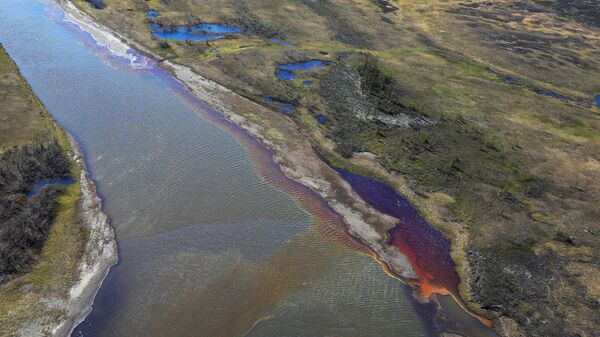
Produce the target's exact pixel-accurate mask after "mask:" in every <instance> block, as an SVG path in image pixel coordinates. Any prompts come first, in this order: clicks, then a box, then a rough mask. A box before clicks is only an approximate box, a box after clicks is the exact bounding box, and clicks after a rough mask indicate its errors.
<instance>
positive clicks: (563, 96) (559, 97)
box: [533, 88, 569, 100]
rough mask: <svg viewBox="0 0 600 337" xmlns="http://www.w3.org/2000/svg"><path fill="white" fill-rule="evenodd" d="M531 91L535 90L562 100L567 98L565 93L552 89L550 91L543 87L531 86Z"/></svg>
mask: <svg viewBox="0 0 600 337" xmlns="http://www.w3.org/2000/svg"><path fill="white" fill-rule="evenodd" d="M533 91H535V92H536V93H538V94H540V95H543V96H548V97H554V98H558V99H563V100H564V99H568V98H569V97H567V96H565V95H561V94H558V93H556V92H554V91H550V90H547V89H544V88H533Z"/></svg>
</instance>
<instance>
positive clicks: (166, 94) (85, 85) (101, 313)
mask: <svg viewBox="0 0 600 337" xmlns="http://www.w3.org/2000/svg"><path fill="white" fill-rule="evenodd" d="M0 15H1V16H2V18H3V19H2V20H1V21H0V41H1V42H2V44H3V45H4V47H5V48H6V49H7V51H8V52H9V54H10V55H11V56H12V57H13V58H14V60H15V61H16V63H17V64H18V66H19V67H20V69H21V71H22V73H23V74H24V76H25V77H26V79H27V80H28V82H29V83H30V84H31V86H32V88H33V90H34V91H35V93H36V94H38V95H39V97H40V99H41V100H42V102H43V103H44V104H45V105H46V106H47V108H48V110H49V111H50V112H51V113H52V115H53V116H54V117H55V118H56V119H57V121H58V122H59V123H60V124H61V125H62V126H63V127H65V129H67V131H69V132H70V133H71V134H73V135H74V136H75V138H76V139H77V140H78V142H79V143H80V145H81V147H82V149H83V152H84V153H85V155H86V163H87V165H88V167H89V169H90V171H91V174H92V176H93V178H94V179H95V180H96V182H97V185H98V190H99V193H100V194H101V196H102V198H103V199H104V205H105V211H106V213H107V214H108V215H109V217H110V219H111V223H112V225H113V226H114V228H115V230H116V232H117V239H118V243H119V258H120V262H119V264H118V265H117V266H115V267H114V268H113V269H112V270H111V272H110V273H109V276H108V277H107V279H106V280H105V282H104V284H103V286H102V288H101V289H100V292H99V294H98V296H97V298H96V300H95V302H94V309H93V311H92V313H91V314H90V316H88V318H87V319H86V320H85V321H84V322H83V323H82V324H81V325H80V326H79V327H78V328H77V329H76V331H75V332H74V335H76V336H242V335H244V336H427V335H432V334H434V327H433V323H432V319H431V317H430V316H431V313H432V312H433V311H435V310H434V308H433V304H430V305H420V304H417V303H415V302H414V300H413V298H412V296H411V289H410V287H408V286H407V285H405V284H402V283H401V282H400V281H398V280H397V279H395V278H392V277H390V276H388V275H387V274H386V273H385V272H384V271H383V269H382V268H381V266H379V265H378V264H377V263H376V262H375V261H374V260H373V259H372V258H371V257H370V256H369V255H368V254H366V253H365V251H364V250H362V249H361V248H360V246H359V245H357V244H356V243H355V242H353V241H352V240H351V239H350V238H349V237H348V236H347V235H346V233H345V232H344V230H343V227H342V224H341V222H340V219H339V218H338V217H337V216H336V215H335V214H334V213H333V212H331V211H330V210H329V208H327V207H326V206H325V205H324V204H323V202H321V201H320V200H319V199H318V198H317V197H315V196H314V195H313V194H312V193H310V191H308V190H307V189H306V188H304V187H302V186H299V185H298V184H295V183H293V182H291V181H289V180H287V179H286V178H285V177H284V176H283V174H282V173H281V171H279V169H278V168H277V167H276V166H275V165H274V164H273V162H272V160H271V158H270V154H269V153H268V152H267V151H265V150H264V149H263V148H262V147H260V146H259V145H258V144H257V143H256V142H254V141H253V140H252V139H250V138H248V137H247V136H245V135H244V134H243V133H241V132H240V131H239V130H237V129H236V128H235V127H232V126H227V125H226V123H223V121H222V120H221V119H219V117H218V116H216V115H215V113H214V112H211V111H210V110H209V109H207V108H206V107H205V106H203V105H202V104H201V103H199V102H197V101H195V100H194V99H193V98H191V97H189V95H188V94H186V92H185V91H184V90H183V88H182V87H181V85H179V84H178V83H177V82H175V81H174V80H172V79H171V78H170V77H169V76H167V75H166V74H164V73H163V72H161V71H160V70H158V69H156V68H155V67H153V66H149V67H147V69H134V68H132V67H130V66H129V61H128V60H125V59H120V58H116V57H113V56H111V55H110V53H109V52H108V51H107V50H105V49H103V48H100V47H98V46H97V45H96V44H95V43H94V41H93V40H92V39H91V38H90V36H89V35H88V34H86V33H83V32H82V31H80V30H79V28H77V27H76V26H75V25H73V24H71V23H67V22H64V21H63V13H62V11H61V10H60V8H59V7H57V5H56V4H54V3H51V2H48V3H46V2H38V1H37V0H4V1H2V2H0ZM265 177H268V181H267V180H266V179H265ZM417 311H419V312H421V313H422V314H421V315H419V314H418V312H417Z"/></svg>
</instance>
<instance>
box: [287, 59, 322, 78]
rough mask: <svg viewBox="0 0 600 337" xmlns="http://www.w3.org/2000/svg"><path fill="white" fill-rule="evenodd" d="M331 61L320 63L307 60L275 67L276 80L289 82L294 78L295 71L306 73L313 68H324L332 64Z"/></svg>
mask: <svg viewBox="0 0 600 337" xmlns="http://www.w3.org/2000/svg"><path fill="white" fill-rule="evenodd" d="M332 63H333V62H331V61H321V60H308V61H303V62H295V63H288V64H280V65H279V66H278V67H277V74H276V75H277V78H279V79H280V80H284V81H291V80H293V79H295V78H296V74H295V73H294V71H295V70H304V71H308V70H311V69H313V68H324V67H325V66H327V65H330V64H332Z"/></svg>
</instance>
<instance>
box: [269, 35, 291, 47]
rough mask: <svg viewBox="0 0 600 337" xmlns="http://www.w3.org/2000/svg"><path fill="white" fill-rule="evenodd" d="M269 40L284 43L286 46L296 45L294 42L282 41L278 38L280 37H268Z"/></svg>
mask: <svg viewBox="0 0 600 337" xmlns="http://www.w3.org/2000/svg"><path fill="white" fill-rule="evenodd" d="M269 41H271V42H275V43H278V44H281V45H284V46H286V47H295V46H296V44H294V43H291V42H287V41H283V40H280V39H276V38H274V37H273V38H270V39H269Z"/></svg>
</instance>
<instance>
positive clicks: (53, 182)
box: [27, 177, 75, 198]
mask: <svg viewBox="0 0 600 337" xmlns="http://www.w3.org/2000/svg"><path fill="white" fill-rule="evenodd" d="M73 182H75V180H74V179H73V178H72V177H65V178H55V179H41V180H38V182H37V183H35V185H33V187H32V188H31V190H30V191H29V192H27V197H28V198H31V197H33V196H34V195H35V194H36V193H37V192H39V191H40V190H41V189H42V188H44V187H45V186H48V185H70V184H72V183H73Z"/></svg>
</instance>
